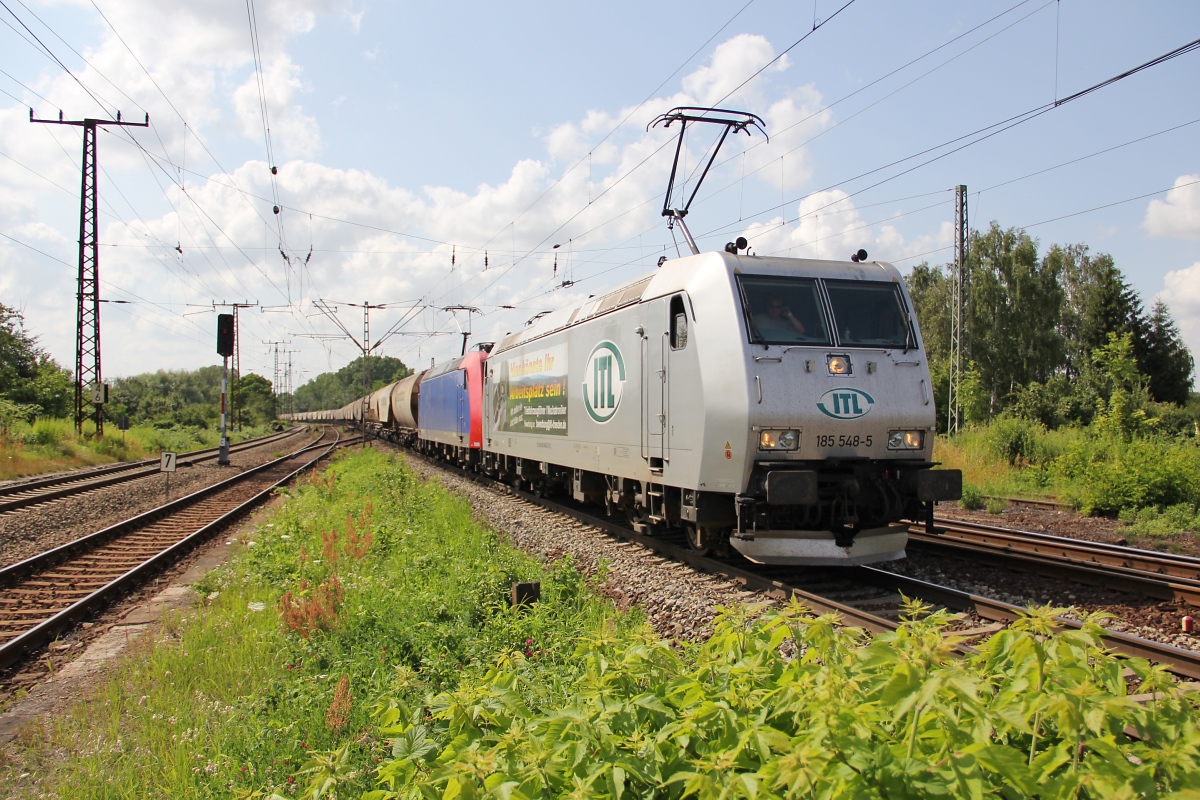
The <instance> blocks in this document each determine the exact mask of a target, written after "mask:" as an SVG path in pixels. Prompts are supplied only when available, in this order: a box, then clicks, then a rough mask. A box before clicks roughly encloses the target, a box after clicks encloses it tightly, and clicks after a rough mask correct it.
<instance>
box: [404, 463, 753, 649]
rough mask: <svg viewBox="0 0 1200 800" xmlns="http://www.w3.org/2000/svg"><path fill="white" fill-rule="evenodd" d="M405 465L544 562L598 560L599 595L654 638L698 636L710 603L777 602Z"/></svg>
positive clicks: (591, 570)
mask: <svg viewBox="0 0 1200 800" xmlns="http://www.w3.org/2000/svg"><path fill="white" fill-rule="evenodd" d="M408 464H409V466H410V467H411V468H412V469H413V470H414V471H415V472H416V473H417V474H418V475H420V476H421V477H422V478H424V479H427V480H428V479H432V480H437V481H439V482H440V483H441V484H442V485H443V486H445V487H446V488H447V489H449V490H450V491H452V492H455V493H457V494H460V495H462V496H463V497H465V498H467V500H468V501H470V503H471V507H472V508H473V509H474V510H475V513H476V515H477V516H478V517H479V518H480V519H482V520H483V521H484V522H486V523H487V524H489V525H491V526H492V527H493V528H495V529H497V530H499V531H501V532H503V533H505V534H507V535H508V536H509V538H510V539H511V540H512V542H513V544H514V545H516V546H517V547H519V548H521V549H522V550H524V551H526V552H528V553H532V554H533V555H535V556H537V557H539V558H541V559H542V560H543V561H547V562H552V561H555V560H557V559H560V558H563V557H564V556H568V555H569V556H571V557H572V558H573V559H574V560H575V564H576V566H577V567H578V568H579V569H580V570H582V571H583V572H584V573H585V574H587V575H595V574H596V569H597V567H598V565H599V563H600V560H601V559H603V560H604V562H605V564H606V573H605V574H606V580H605V583H604V584H602V585H601V586H600V587H599V589H600V593H601V594H603V595H605V596H607V597H609V598H612V600H613V601H614V602H615V603H616V604H617V606H618V607H620V608H622V609H624V608H628V607H629V606H632V605H636V606H639V607H641V608H642V609H644V611H645V613H646V617H647V620H648V622H649V623H650V625H652V626H653V627H654V630H655V631H656V632H657V633H658V634H659V635H661V636H663V637H665V638H668V639H679V640H684V641H691V642H697V641H704V640H705V639H707V638H708V637H709V636H710V635H711V634H712V621H713V617H714V616H715V615H716V607H717V606H731V605H735V604H739V603H741V604H746V603H769V604H772V605H774V604H776V603H777V601H775V600H774V599H772V598H771V597H769V596H767V595H765V594H761V593H759V592H752V591H748V590H746V589H743V588H742V587H741V586H740V585H739V584H737V583H734V582H732V581H729V580H726V579H723V578H718V577H715V576H712V575H705V574H703V573H699V572H695V571H694V570H692V569H691V568H690V567H687V566H685V565H683V564H680V563H678V562H676V561H671V560H670V559H666V558H662V557H660V556H657V555H654V554H653V553H650V552H648V551H646V550H645V549H644V548H642V547H640V546H638V545H636V544H632V543H629V542H622V541H620V540H617V539H614V538H612V537H611V536H609V535H608V534H606V533H605V532H604V531H601V530H600V529H598V528H593V527H591V526H589V525H584V524H582V523H580V522H577V521H576V520H573V519H571V518H570V517H566V516H563V515H561V514H555V513H553V512H549V511H546V510H545V509H543V508H541V507H539V506H535V505H533V504H532V503H528V502H526V501H524V500H521V499H520V498H517V497H514V496H513V495H511V494H509V493H507V492H505V491H503V490H500V489H494V488H491V487H488V486H484V485H481V484H478V483H475V482H474V481H470V480H467V479H466V478H461V477H458V476H457V475H454V474H453V473H451V472H447V471H445V470H443V469H440V468H438V467H434V466H431V465H430V464H428V463H426V462H424V461H422V460H420V459H417V458H409V459H408Z"/></svg>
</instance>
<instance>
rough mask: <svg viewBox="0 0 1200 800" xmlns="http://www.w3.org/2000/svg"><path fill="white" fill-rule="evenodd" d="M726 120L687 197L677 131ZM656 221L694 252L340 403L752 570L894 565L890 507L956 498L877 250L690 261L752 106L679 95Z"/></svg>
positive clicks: (404, 436) (901, 301)
mask: <svg viewBox="0 0 1200 800" xmlns="http://www.w3.org/2000/svg"><path fill="white" fill-rule="evenodd" d="M701 124H708V125H713V124H715V125H716V126H718V127H721V128H723V129H724V130H723V132H722V133H721V135H720V139H719V141H717V143H716V146H715V147H713V148H710V151H709V152H710V157H709V159H708V163H707V165H705V166H704V169H703V172H702V173H701V174H700V177H699V178H698V179H697V180H694V181H692V182H691V183H692V193H691V196H690V197H689V198H688V200H687V202H686V203H685V204H684V205H683V207H682V208H675V207H673V206H672V205H671V202H672V191H673V186H674V184H675V179H676V175H677V172H678V167H679V162H680V154H681V152H683V149H682V148H683V143H684V131H685V129H686V128H687V127H688V125H692V126H696V125H701ZM658 125H662V126H663V127H664V128H669V127H671V126H672V125H678V130H679V142H678V145H677V147H676V151H675V163H674V165H673V167H672V170H671V178H670V180H669V181H668V185H667V192H666V195H665V200H664V201H663V210H662V215H663V216H664V217H666V218H667V220H668V223H667V224H668V227H669V228H670V229H671V231H672V237H674V232H675V229H676V228H678V229H679V230H680V231H681V232H682V233H683V235H684V237H685V238H686V240H687V244H688V246H689V248H690V249H691V255H689V256H686V257H684V256H681V257H679V258H675V259H669V260H668V259H666V258H665V257H664V258H662V259H660V260H659V263H658V268H657V269H656V270H655V271H654V272H652V273H650V274H648V275H643V276H642V277H640V278H638V279H637V280H635V281H632V282H630V283H627V284H625V285H624V286H620V287H618V288H616V289H614V290H613V291H611V292H608V293H607V294H604V295H601V296H599V297H596V296H592V297H589V298H588V299H587V300H586V301H584V302H583V303H580V304H578V305H571V306H568V307H566V308H561V309H559V310H557V311H554V312H552V313H549V314H545V315H539V316H538V317H535V318H534V319H532V320H530V321H529V322H528V323H526V325H525V326H524V327H523V328H522V329H521V330H519V331H516V332H515V333H510V334H508V335H507V336H505V338H504V339H503V340H502V341H500V342H499V343H496V344H495V345H494V346H493V344H490V343H489V344H485V345H480V346H478V347H477V348H476V349H475V350H473V351H472V352H470V353H464V354H463V355H462V357H460V358H457V359H454V360H452V361H449V362H446V363H444V364H442V365H441V366H438V367H436V368H431V369H429V370H426V371H424V372H420V373H417V374H414V375H410V376H409V377H407V378H405V379H403V380H401V381H397V382H396V383H393V384H390V385H388V386H385V387H383V388H382V389H379V390H378V391H376V392H373V393H372V394H371V395H370V396H369V397H365V398H361V399H359V400H356V401H354V402H353V403H350V404H349V405H347V406H345V407H343V408H341V409H336V410H332V411H315V412H308V413H302V414H295V415H291V416H292V419H295V420H300V421H309V422H352V423H356V424H359V425H362V426H363V427H365V428H370V429H374V430H375V431H377V432H378V433H379V435H381V436H383V437H385V438H388V439H391V440H392V441H395V442H398V443H400V444H404V445H408V446H411V447H414V448H416V449H417V450H419V451H421V452H423V453H427V454H430V455H435V456H438V457H440V458H443V459H446V460H448V461H452V462H454V463H456V464H460V465H462V466H463V467H466V468H468V469H472V470H477V471H479V472H482V473H484V474H487V475H490V476H493V477H496V478H498V479H501V480H505V481H510V482H512V483H513V484H515V485H520V486H523V487H525V488H528V489H530V490H532V491H534V492H537V493H541V494H549V493H556V492H562V493H565V494H569V495H570V496H571V497H573V498H574V499H575V500H578V501H581V502H586V503H596V504H604V506H605V507H606V508H607V510H608V512H609V513H610V514H611V513H623V514H624V515H625V516H626V517H627V518H628V519H629V522H630V523H631V524H632V525H633V526H634V528H635V529H636V530H638V531H640V532H643V533H647V534H653V533H656V532H659V531H664V530H669V529H680V528H682V529H683V530H684V531H685V532H686V534H687V539H688V542H689V543H690V544H691V546H692V547H693V548H694V549H695V550H697V551H699V552H701V553H707V552H709V551H712V550H716V551H719V552H721V551H725V550H726V549H727V548H729V547H732V548H733V549H735V550H737V551H739V552H740V553H741V554H742V555H744V556H745V557H747V558H749V559H751V560H752V561H756V562H759V563H765V564H807V565H839V564H867V563H872V562H878V561H887V560H892V559H897V558H903V557H904V548H905V545H906V544H907V540H908V533H907V530H908V529H907V526H906V525H904V524H902V523H901V522H900V521H901V520H904V519H920V518H925V519H926V520H927V521H928V524H932V520H933V507H934V504H935V503H937V502H939V501H942V500H957V499H959V498H960V497H961V496H962V473H961V472H959V471H958V470H935V469H933V467H935V466H937V465H936V464H935V463H934V461H933V460H932V459H933V440H934V433H935V424H934V422H935V419H936V416H935V411H934V403H933V387H932V386H931V383H930V376H929V365H928V363H927V361H926V357H925V347H924V345H923V344H922V341H921V333H920V330H919V328H918V326H917V321H916V318H915V315H914V314H913V310H912V309H913V306H912V300H911V298H910V297H909V296H908V292H907V290H906V289H905V286H904V282H903V281H902V280H901V279H900V273H899V272H897V271H896V268H895V267H893V266H892V265H890V264H886V263H883V262H878V261H876V262H869V261H868V260H867V253H866V252H865V251H863V250H859V251H858V252H857V253H856V254H855V255H854V256H853V257H852V258H851V260H850V261H849V262H841V261H818V260H810V259H794V258H772V257H758V256H755V255H753V254H752V253H751V251H750V248H749V244H748V243H747V242H746V240H745V239H744V238H741V237H739V238H738V239H737V241H736V242H730V243H729V244H727V245H726V246H725V249H724V251H722V252H715V253H701V252H700V250H699V248H698V247H697V246H696V242H695V240H694V239H693V238H692V236H691V234H690V233H689V232H688V229H687V225H686V224H685V223H684V218H685V217H686V216H687V214H688V207H689V206H690V205H691V202H692V200H694V199H695V197H696V193H697V192H698V191H699V188H700V184H701V183H702V182H703V180H704V177H705V175H707V174H708V170H709V168H710V167H711V166H712V164H713V161H714V159H716V156H717V151H718V150H720V147H721V143H723V142H724V141H725V139H726V138H727V136H728V134H729V133H734V134H737V133H746V134H749V133H750V132H751V131H752V130H757V131H759V132H762V133H764V135H765V131H763V129H762V120H761V119H760V118H759V117H757V116H755V115H753V114H749V113H746V112H741V111H729V110H726V109H714V108H691V107H683V108H675V109H672V110H671V111H670V112H668V113H666V114H663V115H662V116H660V117H658V118H656V119H655V120H654V121H653V122H652V123H651V124H650V127H655V126H658Z"/></svg>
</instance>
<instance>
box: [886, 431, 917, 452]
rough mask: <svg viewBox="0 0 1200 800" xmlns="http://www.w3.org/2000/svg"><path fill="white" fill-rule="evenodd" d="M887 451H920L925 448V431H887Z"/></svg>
mask: <svg viewBox="0 0 1200 800" xmlns="http://www.w3.org/2000/svg"><path fill="white" fill-rule="evenodd" d="M887 446H888V450H920V449H921V448H923V447H924V446H925V431H889V432H888V444H887Z"/></svg>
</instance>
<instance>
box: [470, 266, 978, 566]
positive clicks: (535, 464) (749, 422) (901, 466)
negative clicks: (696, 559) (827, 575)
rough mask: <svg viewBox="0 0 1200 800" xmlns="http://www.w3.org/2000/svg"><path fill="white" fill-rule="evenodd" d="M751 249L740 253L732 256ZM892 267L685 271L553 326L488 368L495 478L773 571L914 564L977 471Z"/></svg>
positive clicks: (533, 333)
mask: <svg viewBox="0 0 1200 800" xmlns="http://www.w3.org/2000/svg"><path fill="white" fill-rule="evenodd" d="M730 249H731V250H736V248H730ZM911 308H912V304H911V302H910V300H909V298H908V295H907V292H906V291H905V288H904V284H903V282H902V281H901V279H900V275H899V273H898V272H897V271H896V269H895V268H894V267H892V266H891V265H889V264H884V263H879V262H874V263H866V262H862V263H847V262H833V261H814V260H803V259H790V258H758V257H755V256H752V255H746V254H743V253H740V252H721V253H705V254H701V255H693V256H689V257H684V258H678V259H672V260H670V261H666V262H665V263H663V264H662V265H661V266H660V267H659V269H658V270H657V271H656V272H655V273H653V274H651V275H647V276H645V277H643V278H641V279H640V280H638V281H635V282H633V283H630V284H628V285H626V286H623V287H621V288H619V289H617V290H615V291H613V292H610V293H608V294H606V295H604V296H602V297H599V298H595V299H590V300H588V301H587V302H586V303H584V304H583V305H581V306H579V307H577V308H569V309H563V310H560V311H558V312H555V313H552V314H549V315H546V316H544V317H542V318H540V319H538V320H536V321H534V322H533V323H532V324H530V325H529V326H528V327H526V328H525V329H524V330H521V331H519V332H517V333H515V334H512V335H510V336H508V337H507V338H505V339H504V340H503V341H502V342H500V343H499V344H498V345H497V346H496V347H495V348H494V349H493V350H492V352H491V353H490V354H489V356H488V358H487V360H486V362H485V370H486V383H485V394H484V419H483V436H484V440H483V452H482V454H481V458H482V464H481V466H482V468H483V469H484V470H485V471H487V472H491V473H493V474H497V475H500V476H502V477H518V478H520V479H523V480H525V481H527V482H529V483H531V484H532V485H534V486H535V487H541V488H550V487H553V486H556V485H557V486H562V487H564V488H568V489H569V490H570V491H571V492H572V493H573V495H574V496H575V497H576V499H579V500H582V501H595V502H604V503H607V504H608V505H609V506H610V508H619V509H622V510H624V512H625V513H626V514H627V515H628V516H629V518H630V520H631V521H633V522H634V524H635V525H637V526H638V527H639V529H641V530H643V531H645V532H654V531H656V530H661V529H666V528H671V527H675V526H682V527H683V528H684V529H686V531H687V533H688V539H689V541H690V542H691V544H692V546H693V547H694V548H695V549H697V550H699V551H708V550H710V549H713V548H718V549H719V548H722V547H724V546H725V545H726V543H728V544H729V545H732V546H733V547H734V548H735V549H736V550H738V551H740V552H741V553H742V554H743V555H745V556H746V557H748V558H750V559H751V560H753V561H757V562H762V563H772V564H864V563H870V562H875V561H884V560H889V559H896V558H902V557H903V555H904V547H905V543H906V540H907V533H906V526H905V525H903V524H900V523H899V520H901V519H904V518H908V519H919V518H922V517H924V516H925V515H926V513H927V512H928V511H929V510H931V508H932V503H933V502H935V501H938V500H950V499H957V498H958V497H959V495H960V494H961V475H960V473H958V472H957V471H952V470H936V471H934V470H931V467H932V466H934V464H933V462H932V451H933V439H934V430H935V416H934V413H935V412H934V405H933V393H932V388H931V386H930V376H929V367H928V364H927V363H926V359H925V353H924V348H923V347H922V345H921V340H920V333H919V330H918V327H917V324H916V320H915V319H914V318H913V315H912V312H911Z"/></svg>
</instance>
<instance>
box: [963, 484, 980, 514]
mask: <svg viewBox="0 0 1200 800" xmlns="http://www.w3.org/2000/svg"><path fill="white" fill-rule="evenodd" d="M958 504H959V505H960V506H962V507H963V508H965V509H966V510H967V511H978V510H979V509H981V508H983V492H981V491H980V490H979V487H978V486H975V485H974V484H971V483H964V484H963V488H962V499H961V500H959V501H958Z"/></svg>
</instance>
